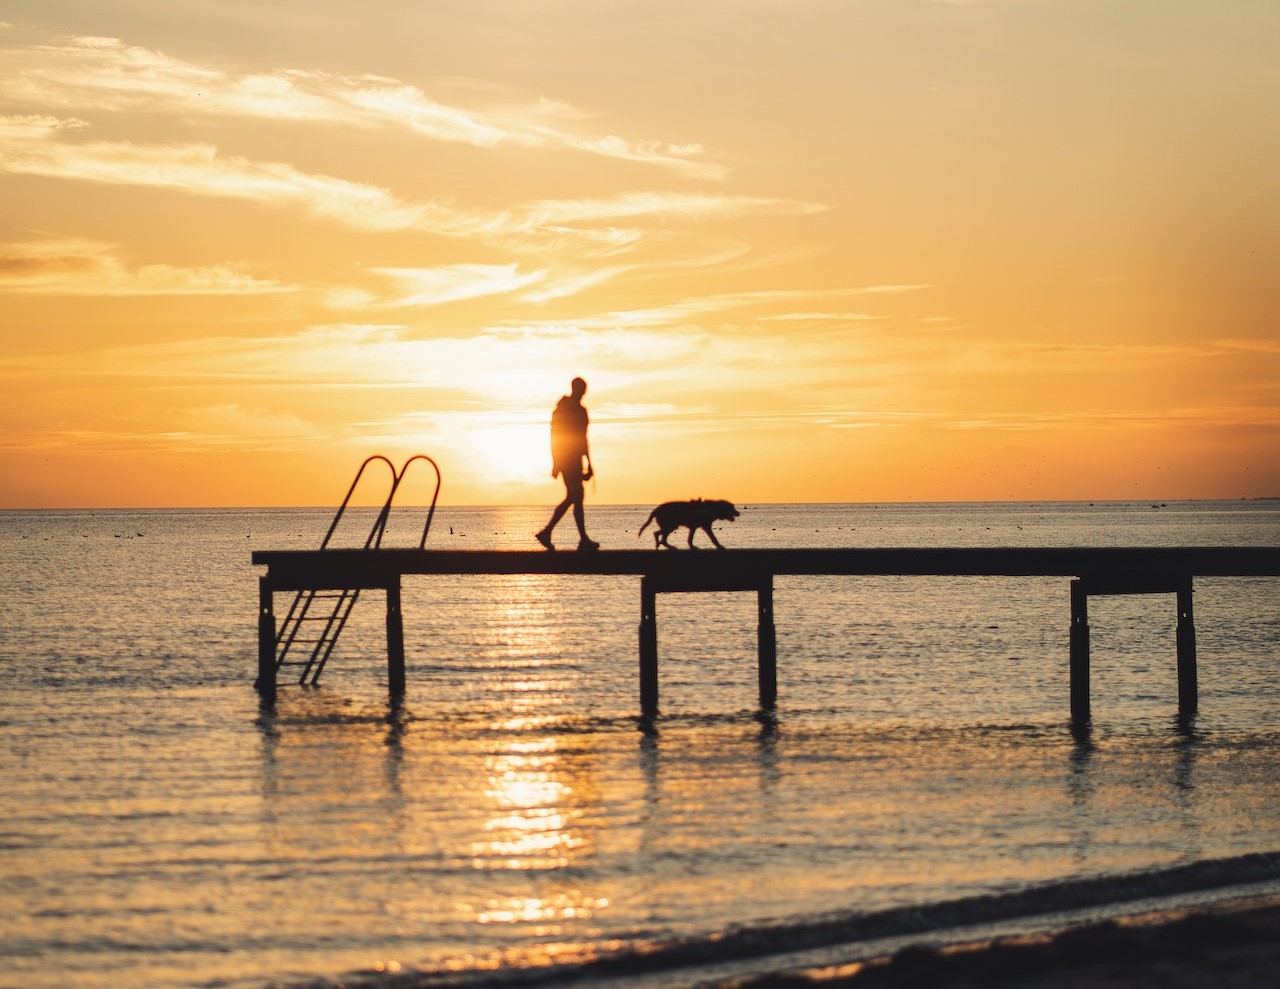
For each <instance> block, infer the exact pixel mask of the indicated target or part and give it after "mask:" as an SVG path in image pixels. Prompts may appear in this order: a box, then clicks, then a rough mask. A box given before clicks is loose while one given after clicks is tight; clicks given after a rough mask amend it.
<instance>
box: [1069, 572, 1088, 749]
mask: <svg viewBox="0 0 1280 989" xmlns="http://www.w3.org/2000/svg"><path fill="white" fill-rule="evenodd" d="M1070 650H1071V659H1070V664H1071V673H1070V676H1071V720H1072V721H1074V722H1075V723H1076V724H1077V725H1083V724H1084V723H1085V722H1087V721H1088V720H1089V592H1088V590H1086V589H1085V584H1084V581H1082V580H1073V581H1072V582H1071V645H1070Z"/></svg>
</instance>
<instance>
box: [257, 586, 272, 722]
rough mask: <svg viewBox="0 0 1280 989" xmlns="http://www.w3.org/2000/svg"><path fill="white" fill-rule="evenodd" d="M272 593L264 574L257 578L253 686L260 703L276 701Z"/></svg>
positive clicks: (268, 703)
mask: <svg viewBox="0 0 1280 989" xmlns="http://www.w3.org/2000/svg"><path fill="white" fill-rule="evenodd" d="M273 598H274V595H273V594H272V592H271V585H270V584H269V583H267V578H266V577H265V576H262V577H259V578H258V679H257V681H256V682H255V683H254V686H255V687H257V688H258V695H259V696H260V697H261V698H262V703H263V704H266V705H267V706H274V705H275V702H276V616H275V611H274V604H273Z"/></svg>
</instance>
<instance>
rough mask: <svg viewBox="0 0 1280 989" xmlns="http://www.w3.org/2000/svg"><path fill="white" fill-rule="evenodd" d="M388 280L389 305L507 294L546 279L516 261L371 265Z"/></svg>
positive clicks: (431, 304) (409, 304)
mask: <svg viewBox="0 0 1280 989" xmlns="http://www.w3.org/2000/svg"><path fill="white" fill-rule="evenodd" d="M373 270H374V272H375V273H376V274H379V275H383V276H386V277H387V278H390V279H392V280H393V281H394V282H395V283H396V285H397V291H396V295H395V298H394V300H393V301H392V303H391V304H392V305H395V306H434V305H441V304H443V303H446V302H459V301H461V300H463V299H478V298H482V297H484V296H489V295H509V294H510V293H512V292H516V291H518V290H520V289H522V288H526V287H527V286H530V285H535V284H537V283H538V282H541V281H543V280H544V279H545V278H546V273H545V272H542V271H531V272H521V271H520V269H519V266H518V265H516V264H454V265H448V266H446V267H442V268H375V269H373Z"/></svg>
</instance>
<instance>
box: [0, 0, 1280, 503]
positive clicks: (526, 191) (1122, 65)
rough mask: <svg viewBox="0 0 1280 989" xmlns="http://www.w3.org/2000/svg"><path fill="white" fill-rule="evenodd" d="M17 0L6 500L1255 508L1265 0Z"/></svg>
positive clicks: (1268, 90) (2, 316) (1278, 470)
mask: <svg viewBox="0 0 1280 989" xmlns="http://www.w3.org/2000/svg"><path fill="white" fill-rule="evenodd" d="M14 3H16V5H17V7H16V8H15V9H16V10H17V11H18V12H17V13H9V12H8V11H6V17H5V20H4V21H3V22H0V196H3V201H4V203H5V225H4V229H3V231H0V326H3V327H4V334H3V337H2V338H0V376H3V380H4V384H5V387H4V388H3V389H0V507H62V506H67V507H74V506H93V507H112V506H121V507H128V506H187V505H246V506H250V505H272V504H275V505H315V504H324V503H327V502H329V501H332V500H334V499H336V498H337V497H339V496H340V486H341V483H342V479H343V478H346V477H348V476H349V474H350V472H351V471H352V470H353V469H354V467H355V465H357V464H359V463H360V461H361V460H363V459H364V457H366V456H368V455H369V454H371V453H378V452H381V453H386V454H389V455H394V456H395V457H396V458H397V459H399V458H400V457H401V456H402V455H403V454H405V453H409V452H424V453H428V454H430V455H431V456H432V457H434V458H435V459H436V460H437V461H438V462H439V463H440V465H441V468H442V470H443V473H444V475H445V484H444V487H443V489H442V497H443V498H444V499H446V501H447V502H449V503H452V504H455V505H464V504H498V505H503V504H507V505H517V504H520V505H525V504H531V503H549V502H553V501H555V500H557V499H558V498H559V496H560V492H561V491H562V488H560V487H559V486H558V484H557V482H554V481H552V480H551V478H550V477H549V471H550V463H549V459H550V458H549V451H548V441H547V426H548V420H549V417H550V413H551V409H552V406H553V405H554V404H555V401H556V400H557V398H559V396H560V395H562V394H565V393H566V392H567V391H568V388H569V382H570V380H571V379H572V378H573V377H574V376H575V375H581V376H582V377H584V378H586V379H587V381H588V384H589V390H588V393H587V396H586V405H587V407H588V408H589V410H590V412H591V417H592V418H591V422H592V425H591V448H592V454H593V460H594V461H595V466H596V468H597V472H598V480H597V484H598V490H596V489H593V490H592V491H591V497H592V500H593V501H595V502H597V503H601V502H604V503H616V504H623V503H633V504H634V503H639V504H646V503H648V504H652V503H654V502H656V501H660V500H663V499H664V498H666V497H669V496H670V495H669V492H671V491H672V490H673V489H678V490H683V489H685V488H688V487H689V486H692V487H693V488H694V490H695V491H698V492H706V493H709V492H710V491H711V490H714V491H715V492H716V494H717V495H720V496H726V497H731V498H733V499H735V500H737V501H740V502H741V501H755V502H761V501H889V500H934V501H940V500H978V499H993V500H1005V499H1018V500H1031V499H1069V498H1080V499H1093V498H1134V499H1145V498H1162V499H1167V498H1181V497H1229V498H1237V497H1266V496H1274V495H1280V459H1278V458H1276V457H1275V456H1274V455H1273V451H1274V450H1275V449H1277V448H1280V336H1278V334H1277V329H1276V326H1275V320H1274V313H1275V312H1276V309H1277V297H1276V285H1275V275H1274V273H1275V270H1276V267H1277V259H1278V258H1280V185H1277V183H1276V182H1275V178H1274V177H1275V175H1276V174H1277V173H1280V156H1278V153H1277V149H1276V145H1275V142H1274V140H1272V138H1271V135H1270V132H1269V131H1268V129H1267V128H1265V127H1259V126H1258V124H1257V122H1258V121H1264V120H1268V119H1271V118H1272V117H1274V108H1275V105H1276V101H1277V95H1278V94H1277V90H1276V85H1275V82H1274V79H1275V74H1274V67H1273V64H1272V63H1273V62H1274V58H1273V57H1272V53H1271V51H1270V50H1269V49H1268V48H1267V46H1266V45H1264V44H1261V43H1260V41H1259V39H1262V38H1270V37H1273V36H1274V27H1275V25H1274V22H1273V21H1274V18H1273V15H1272V12H1271V5H1269V4H1237V5H1232V7H1231V9H1230V11H1225V10H1224V11H1218V10H1216V8H1210V7H1209V6H1206V5H1205V4H1204V3H1203V2H1200V0H1168V2H1167V3H1163V4H1161V23H1160V31H1159V32H1156V33H1154V34H1153V33H1152V32H1151V31H1150V30H1149V25H1147V24H1146V23H1145V22H1144V21H1143V19H1142V18H1125V17H1111V16H1107V17H1106V18H1105V20H1104V19H1103V14H1102V9H1103V8H1102V6H1099V5H1094V4H1069V3H1058V2H1052V3H1034V4H1030V3H1012V2H1005V0H982V2H978V0H975V2H964V3H961V2H939V0H903V2H902V3H898V4H888V5H875V4H870V5H869V4H856V3H849V4H817V5H813V4H811V5H799V6H797V5H793V4H754V5H744V7H743V9H740V10H739V9H735V16H734V29H733V31H732V33H731V34H726V33H725V31H724V29H723V26H722V24H721V23H720V22H719V21H717V19H716V18H713V17H709V16H707V14H706V11H705V10H704V9H703V7H702V6H701V5H697V4H693V5H690V4H678V3H667V2H666V0H655V3H656V9H653V10H651V11H650V17H651V19H652V21H653V23H660V24H663V25H664V30H662V31H654V32H636V31H634V30H631V29H630V28H631V25H630V24H629V23H628V22H627V17H628V16H629V15H628V14H627V12H626V11H625V10H624V9H623V8H620V7H619V8H614V7H607V8H604V9H602V10H601V11H600V12H598V16H597V17H593V18H592V20H591V22H590V23H589V24H587V23H584V22H583V21H582V20H581V18H580V17H578V16H576V15H575V13H574V12H573V11H572V10H571V8H570V7H564V8H563V9H559V8H557V9H555V10H551V11H548V10H545V9H543V8H542V7H538V9H536V10H535V9H533V8H532V7H530V8H529V9H527V10H526V9H524V8H522V7H520V6H519V5H514V6H511V5H509V6H510V9H509V10H508V11H507V13H506V16H507V18H508V22H507V25H506V29H505V30H504V31H503V32H500V33H497V34H495V33H494V32H493V31H492V29H491V25H490V24H489V23H488V22H486V21H485V19H484V18H485V16H486V15H485V13H484V11H483V10H482V9H480V8H477V9H475V10H472V9H471V8H470V7H467V5H465V4H464V5H455V6H456V9H453V8H450V11H449V13H448V15H447V16H446V15H445V14H444V13H442V11H441V9H440V8H439V6H438V5H434V4H409V3H396V4H391V5H390V6H389V7H388V8H387V10H386V11H385V12H384V14H385V16H382V17H379V18H367V17H362V16H359V15H357V14H354V13H352V10H353V9H354V8H352V7H351V6H350V5H342V4H339V3H337V2H336V0H313V2H311V3H308V4H307V5H306V7H305V9H304V8H303V7H302V6H301V5H299V4H295V3H294V0H280V3H278V4H270V5H259V6H258V7H254V6H253V5H242V4H232V5H222V6H217V5H213V6H211V7H210V9H209V10H208V11H206V12H204V14H203V15H202V18H203V19H202V20H201V22H200V23H201V27H200V28H199V29H196V28H195V27H194V26H191V25H189V24H188V22H187V21H184V20H183V19H181V18H176V19H174V18H167V17H162V16H161V15H160V14H158V13H155V11H153V10H152V9H151V7H150V6H148V5H132V6H130V5H126V6H125V8H123V9H121V10H119V11H115V10H113V11H112V15H111V17H110V18H105V17H104V16H101V15H97V14H95V13H94V12H93V11H92V9H91V8H92V5H88V4H63V5H52V6H51V5H48V4H39V3H35V2H34V0H14ZM11 6H12V4H11ZM295 6H296V8H297V9H296V10H292V8H293V7H295ZM156 9H157V10H158V9H159V8H156ZM280 17H285V18H290V17H294V18H296V19H297V23H298V24H299V25H303V24H306V23H311V24H321V23H323V24H325V25H326V26H327V27H326V30H325V31H323V32H319V33H317V32H315V31H306V30H299V31H293V32H284V33H282V32H280V31H278V30H277V29H276V28H277V27H278V21H277V20H275V19H276V18H280ZM335 29H337V30H340V31H341V34H342V37H343V38H344V44H343V45H342V46H339V47H338V48H333V47H331V46H328V45H319V44H317V43H315V41H314V39H315V38H316V37H319V36H321V35H323V36H325V37H331V36H332V35H333V31H334V30H335ZM481 36H482V37H484V38H485V39H486V44H484V45H476V44H474V43H473V42H474V39H475V38H476V37H481ZM264 37H270V38H272V39H273V43H272V44H271V45H263V44H259V43H258V42H257V41H256V40H255V39H260V38H264ZM529 38H535V39H539V42H540V43H542V44H546V45H548V46H550V49H549V50H551V49H553V50H554V51H555V52H556V53H557V57H556V58H547V59H544V58H535V57H533V56H532V55H531V51H532V50H533V49H531V48H530V47H529V45H528V42H527V40H526V39H529ZM779 38H785V39H786V42H787V43H786V44H785V45H782V46H780V45H779V44H778V39H779ZM1082 52H1087V53H1088V58H1087V59H1082V58H1081V53H1082ZM695 55H696V57H695ZM685 56H688V57H685ZM708 79H712V80H715V81H716V82H715V85H711V86H709V85H707V80H708ZM1224 106H1225V107H1231V113H1227V114H1224V113H1223V112H1222V107H1224ZM335 479H336V480H335ZM335 489H339V491H338V493H335Z"/></svg>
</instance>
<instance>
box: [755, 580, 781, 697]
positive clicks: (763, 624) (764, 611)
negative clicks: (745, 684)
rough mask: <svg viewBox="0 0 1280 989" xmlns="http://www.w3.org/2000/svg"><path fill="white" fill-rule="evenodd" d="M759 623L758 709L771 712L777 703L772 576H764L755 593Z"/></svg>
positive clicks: (776, 645)
mask: <svg viewBox="0 0 1280 989" xmlns="http://www.w3.org/2000/svg"><path fill="white" fill-rule="evenodd" d="M756 608H757V611H758V613H759V616H760V617H759V623H758V624H757V626H756V643H757V645H756V652H757V661H758V664H759V676H760V708H761V710H765V711H771V710H773V707H774V705H775V704H776V703H777V702H778V636H777V632H776V631H775V629H774V627H773V575H772V574H768V575H766V576H765V577H764V578H763V579H762V580H761V582H760V587H759V588H757V591H756Z"/></svg>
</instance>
